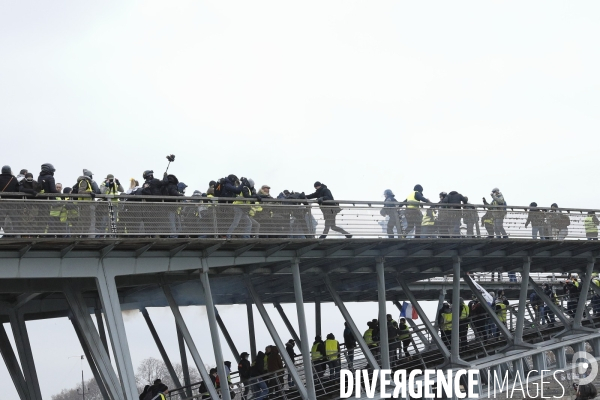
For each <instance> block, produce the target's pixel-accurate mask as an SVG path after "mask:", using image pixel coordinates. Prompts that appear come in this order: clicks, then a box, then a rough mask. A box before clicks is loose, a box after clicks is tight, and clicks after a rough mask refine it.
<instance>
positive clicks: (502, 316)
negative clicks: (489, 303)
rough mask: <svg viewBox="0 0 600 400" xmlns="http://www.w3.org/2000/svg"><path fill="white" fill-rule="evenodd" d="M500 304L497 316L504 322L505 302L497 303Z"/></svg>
mask: <svg viewBox="0 0 600 400" xmlns="http://www.w3.org/2000/svg"><path fill="white" fill-rule="evenodd" d="M498 305H499V306H500V312H499V313H498V318H500V321H501V322H506V304H504V303H498Z"/></svg>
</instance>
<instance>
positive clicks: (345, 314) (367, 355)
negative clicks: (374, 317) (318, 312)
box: [324, 274, 380, 369]
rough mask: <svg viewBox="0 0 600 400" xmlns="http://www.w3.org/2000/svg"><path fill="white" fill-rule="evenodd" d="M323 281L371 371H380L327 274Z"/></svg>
mask: <svg viewBox="0 0 600 400" xmlns="http://www.w3.org/2000/svg"><path fill="white" fill-rule="evenodd" d="M324 279H325V285H326V286H327V289H328V290H329V293H330V294H331V298H332V299H333V302H334V303H335V305H336V306H337V308H338V309H339V310H340V312H341V313H342V316H343V317H344V320H346V322H347V323H348V325H349V326H350V329H351V330H352V333H353V334H354V337H355V338H356V341H357V342H358V346H359V347H360V349H361V350H362V352H363V354H364V356H365V359H366V360H367V363H368V364H369V366H370V367H371V368H373V369H380V367H379V364H378V363H377V360H375V357H373V353H372V352H371V349H370V348H369V346H368V345H367V342H365V339H364V338H363V335H362V334H361V333H360V331H359V330H358V328H357V327H356V324H355V323H354V320H353V319H352V317H351V316H350V313H349V312H348V309H346V306H345V305H344V302H343V301H342V299H341V298H340V295H339V294H337V292H336V291H335V288H334V287H333V284H332V283H331V279H329V275H327V274H326V275H324Z"/></svg>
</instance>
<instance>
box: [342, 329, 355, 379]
mask: <svg viewBox="0 0 600 400" xmlns="http://www.w3.org/2000/svg"><path fill="white" fill-rule="evenodd" d="M344 345H345V346H346V352H347V355H346V358H347V359H348V369H352V366H353V365H354V349H355V348H356V338H355V337H354V333H352V329H350V325H349V324H348V323H347V322H344Z"/></svg>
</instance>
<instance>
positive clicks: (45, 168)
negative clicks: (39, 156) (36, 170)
mask: <svg viewBox="0 0 600 400" xmlns="http://www.w3.org/2000/svg"><path fill="white" fill-rule="evenodd" d="M42 171H43V172H54V171H56V170H55V169H54V165H52V164H50V163H46V164H42Z"/></svg>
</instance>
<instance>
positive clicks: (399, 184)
mask: <svg viewBox="0 0 600 400" xmlns="http://www.w3.org/2000/svg"><path fill="white" fill-rule="evenodd" d="M599 17H600V3H598V2H597V1H579V2H556V1H528V2H521V1H513V2H511V1H502V2H500V1H486V2H481V1H472V2H468V1H462V2H442V1H429V2H412V3H411V2H387V1H377V2H366V1H363V2H351V1H343V2H342V1H337V2H336V1H327V2H322V1H318V2H310V1H303V2H266V1H261V2H256V1H254V2H248V1H240V2H236V1H227V2H207V1H205V2H189V1H183V0H181V1H177V2H166V1H163V2H155V1H149V0H145V1H130V2H121V1H113V2H109V1H103V2H80V1H59V0H55V1H52V2H39V1H37V2H33V1H24V0H18V1H8V0H6V1H3V2H1V3H0V93H1V95H0V131H1V132H2V139H3V141H4V142H3V144H4V145H3V146H2V151H1V153H0V154H1V157H0V158H1V159H0V163H1V164H9V165H11V166H12V167H13V171H15V172H17V171H18V170H19V169H21V168H28V169H30V170H32V171H34V172H35V174H36V175H37V172H39V167H40V165H41V164H42V163H45V162H51V163H53V164H54V165H55V167H56V170H57V171H56V178H57V180H58V181H60V182H62V183H64V184H65V186H71V185H72V184H73V183H75V181H76V179H77V176H78V175H80V174H81V170H82V169H83V168H87V169H90V170H92V171H93V172H94V173H95V178H96V179H97V180H98V181H100V180H101V179H102V178H103V177H104V176H106V174H109V173H112V174H115V175H116V176H117V177H118V178H119V179H120V180H121V181H122V182H123V183H126V181H127V180H128V179H129V178H131V177H135V178H137V179H140V180H141V175H142V171H144V170H145V169H153V170H154V171H155V172H156V173H157V174H159V175H160V173H162V171H164V168H165V167H166V164H167V161H166V159H165V156H166V155H167V154H168V153H174V154H175V155H176V161H175V163H174V164H173V165H172V166H171V168H170V170H169V171H171V172H172V173H174V174H176V175H177V176H178V177H179V178H180V180H183V181H184V182H186V183H187V184H188V185H189V186H190V187H189V189H188V190H190V189H191V190H193V189H201V190H205V189H206V187H207V183H208V181H209V180H211V179H216V178H220V177H222V176H226V175H228V174H230V173H235V174H237V175H238V176H247V177H250V178H253V179H254V180H255V181H256V183H257V185H262V184H263V183H268V184H270V185H271V187H272V188H273V189H272V191H273V192H275V194H276V193H279V192H280V191H281V190H283V189H290V190H296V191H310V190H311V189H312V184H313V183H314V181H316V180H320V181H321V182H324V183H326V184H327V185H328V186H329V187H330V189H332V191H333V194H334V196H335V197H336V198H337V199H362V200H369V199H371V200H374V199H376V200H382V193H383V190H384V189H387V188H390V189H392V190H393V191H394V192H395V193H396V194H397V195H398V197H399V198H400V200H402V199H404V198H405V195H406V194H407V193H408V192H409V191H410V190H411V189H412V188H413V186H414V185H415V184H417V183H420V184H422V185H423V186H424V189H425V191H424V194H425V195H426V196H428V197H431V198H433V199H435V198H436V197H437V193H439V192H440V191H451V190H457V191H459V192H461V193H462V194H464V195H468V196H470V197H471V199H478V200H479V199H480V198H481V197H482V196H488V195H489V193H490V190H491V189H492V188H493V187H499V188H500V189H501V190H502V192H503V193H504V195H505V197H506V200H507V202H508V204H511V205H527V204H529V203H530V202H531V201H536V202H537V203H538V204H539V205H540V206H549V205H550V204H551V203H554V202H556V203H558V204H559V205H560V206H565V207H566V206H570V207H588V208H597V207H598V203H597V195H598V190H597V188H596V182H595V179H594V178H595V171H596V170H597V159H598V150H599V146H598V144H599V139H598V128H599V125H600V116H599V113H598V110H599V109H600V100H599V99H600V95H599V93H600V92H599V89H600V75H599V74H598V71H599V70H600V48H599V46H598V38H599V37H600V25H599V24H598V20H599ZM241 310H242V311H239V312H243V309H241ZM372 310H373V311H372V313H374V312H376V311H375V308H374V306H373V308H372ZM158 312H163V311H158ZM157 315H158V314H157ZM224 317H225V318H227V319H228V320H229V319H231V320H230V321H228V322H229V324H230V325H231V324H233V325H235V321H236V317H235V315H232V316H225V314H224ZM242 317H244V315H243V314H242ZM369 317H370V316H369ZM140 321H142V320H141V319H140V318H138V319H135V318H134V317H132V318H131V319H130V320H128V321H127V324H128V332H129V334H130V335H133V338H134V340H131V341H130V342H134V343H135V346H148V347H152V346H151V343H150V340H151V339H150V336H149V335H148V334H147V333H146V332H144V334H143V335H140V338H142V337H143V338H144V339H143V341H142V339H140V340H139V341H138V339H137V337H138V336H137V334H136V333H135V330H136V329H137V327H139V326H141V325H140V324H141V322H140ZM340 321H341V320H340ZM169 325H171V324H170V323H169ZM34 327H35V329H37V330H39V331H40V332H44V336H46V337H50V335H56V336H55V337H57V338H67V337H69V336H68V335H71V336H72V337H70V339H69V341H68V343H69V344H70V345H71V348H72V351H71V348H69V350H64V353H65V354H63V356H64V357H67V356H70V355H77V354H79V353H80V350H78V348H77V346H76V345H74V343H75V340H74V338H75V336H74V334H73V333H72V332H71V328H70V325H69V323H68V321H65V320H52V321H46V322H36V323H32V324H31V329H32V330H34ZM172 333H173V332H171V334H172ZM37 334H39V333H37V332H32V336H34V335H37ZM284 336H287V335H284ZM52 337H54V336H52ZM173 337H174V336H173ZM171 339H172V338H171ZM35 343H36V341H35V339H34V345H35ZM173 343H175V342H173ZM48 346H49V343H48V341H46V342H44V346H41V348H40V346H37V348H35V350H36V357H38V355H39V356H40V357H39V369H40V370H44V369H45V370H46V371H48V370H49V371H50V372H51V373H52V374H54V375H56V374H59V372H58V371H60V374H61V376H52V375H50V376H48V375H47V374H48V373H47V372H46V373H45V374H46V375H43V374H44V373H42V372H40V375H41V376H42V378H43V382H42V385H43V386H42V390H43V393H44V395H45V397H49V395H50V394H52V393H56V392H57V391H59V390H60V389H61V388H62V387H65V386H70V385H73V384H74V383H75V382H76V380H77V373H72V375H73V376H72V378H71V372H69V373H68V374H67V371H63V369H64V368H62V367H61V368H59V367H58V365H59V361H58V360H57V358H55V357H54V358H53V357H44V356H43V355H44V353H46V355H48V354H50V353H49V351H50V350H49V349H47V348H46V349H45V348H44V347H48ZM172 346H174V344H172ZM172 348H174V347H172ZM204 349H205V350H206V349H207V348H206V347H204ZM152 352H154V350H148V354H150V353H152ZM154 353H156V352H154ZM154 353H152V354H154ZM141 358H143V357H141V356H140V355H139V354H138V353H136V354H135V357H134V361H135V362H139V361H140V360H141ZM206 358H207V359H209V358H210V357H209V355H206ZM71 362H75V361H73V360H71ZM60 365H63V364H60ZM64 365H66V364H64ZM53 366H54V368H53ZM65 368H66V367H65ZM62 375H64V378H63V377H62ZM51 378H56V379H51ZM6 379H8V375H7V374H6V371H5V370H4V369H3V366H0V381H2V382H5V381H6ZM8 386H9V387H8V395H7V396H8V398H13V397H15V395H14V392H11V390H13V389H12V387H10V386H11V385H8Z"/></svg>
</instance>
